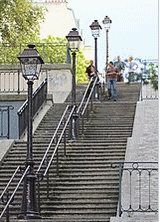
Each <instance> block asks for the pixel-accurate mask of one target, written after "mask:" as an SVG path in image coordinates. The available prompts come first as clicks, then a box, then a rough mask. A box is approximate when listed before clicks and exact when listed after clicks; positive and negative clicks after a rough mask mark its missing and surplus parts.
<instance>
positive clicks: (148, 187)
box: [111, 162, 158, 217]
mask: <svg viewBox="0 0 160 222" xmlns="http://www.w3.org/2000/svg"><path fill="white" fill-rule="evenodd" d="M111 166H112V167H113V168H115V167H116V168H119V202H118V214H119V216H120V217H121V215H122V213H123V212H158V162H113V163H112V164H111Z"/></svg>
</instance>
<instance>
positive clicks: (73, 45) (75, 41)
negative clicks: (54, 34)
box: [66, 28, 82, 140]
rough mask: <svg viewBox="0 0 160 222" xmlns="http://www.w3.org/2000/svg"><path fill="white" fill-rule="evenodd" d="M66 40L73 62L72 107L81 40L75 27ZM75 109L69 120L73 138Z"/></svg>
mask: <svg viewBox="0 0 160 222" xmlns="http://www.w3.org/2000/svg"><path fill="white" fill-rule="evenodd" d="M66 38H67V40H68V45H69V50H70V51H71V53H72V58H73V64H72V107H73V106H74V105H76V79H75V70H76V66H75V62H76V52H77V51H78V50H79V47H80V42H81V41H82V38H81V36H80V35H79V33H78V31H77V29H76V28H72V30H71V31H70V32H69V34H68V35H67V36H66ZM76 119H77V116H76V110H75V111H74V114H73V118H72V122H71V137H72V139H73V140H75V139H76V138H77V136H78V135H77V126H76Z"/></svg>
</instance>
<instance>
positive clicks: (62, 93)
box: [46, 64, 72, 103]
mask: <svg viewBox="0 0 160 222" xmlns="http://www.w3.org/2000/svg"><path fill="white" fill-rule="evenodd" d="M46 68H47V76H48V93H49V94H52V95H53V102H54V103H63V102H64V101H65V100H66V98H67V96H68V95H69V93H70V92H71V89H72V73H71V68H70V64H62V65H49V66H47V65H46Z"/></svg>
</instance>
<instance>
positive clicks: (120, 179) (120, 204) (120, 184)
mask: <svg viewBox="0 0 160 222" xmlns="http://www.w3.org/2000/svg"><path fill="white" fill-rule="evenodd" d="M121 192H122V163H119V202H118V205H119V217H121V215H122V210H121V208H122V193H121Z"/></svg>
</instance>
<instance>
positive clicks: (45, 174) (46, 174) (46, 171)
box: [0, 77, 98, 218]
mask: <svg viewBox="0 0 160 222" xmlns="http://www.w3.org/2000/svg"><path fill="white" fill-rule="evenodd" d="M97 79H98V78H97V77H96V78H95V79H94V82H93V80H91V81H90V83H89V84H88V87H87V89H86V91H85V93H84V96H83V98H82V101H81V104H80V106H79V107H78V109H77V110H78V113H79V116H81V115H84V114H85V111H86V109H87V107H88V105H89V101H90V99H91V96H92V95H93V92H94V88H95V85H96V83H97ZM91 83H92V84H93V86H92V89H91V92H90V94H89V97H88V99H87V101H86V103H85V106H84V107H83V106H82V104H83V103H84V101H85V96H86V94H87V90H88V88H89V87H90V84H91ZM82 107H83V108H82ZM25 108H26V103H25V104H24V106H23V109H25ZM70 108H71V109H70ZM76 108H77V107H76V106H72V107H70V106H69V105H68V106H67V107H66V109H65V110H64V113H63V115H62V117H61V119H60V121H59V123H58V126H57V128H56V130H55V132H54V135H53V137H52V139H51V141H50V143H49V145H48V147H47V149H46V152H45V154H44V156H43V159H42V161H41V163H40V165H39V167H38V170H37V172H36V176H37V179H38V180H37V181H38V196H39V197H38V201H39V203H38V205H39V210H40V190H39V189H40V184H39V182H40V179H39V178H41V180H43V178H44V177H47V198H49V187H48V185H49V169H50V167H51V164H52V162H53V159H54V157H55V156H56V158H57V163H56V167H57V175H58V170H59V169H58V168H59V166H58V148H59V145H60V143H61V141H62V138H63V137H64V154H66V150H65V149H66V147H65V146H66V138H65V137H66V129H67V126H68V125H69V122H70V120H71V118H72V116H73V114H74V112H75V110H76ZM68 110H70V112H69V114H68V117H67V118H66V114H67V111H68ZM22 111H23V110H22ZM62 123H64V126H63V129H62V131H61V133H60V136H59V137H58V131H59V129H60V126H61V125H62ZM55 139H56V146H55V148H54V150H53V152H52V155H51V157H50V160H49V159H48V153H49V151H50V148H51V145H52V143H53V142H54V141H55ZM46 157H47V166H46V168H45V169H44V172H43V173H41V172H40V171H41V169H42V166H43V163H44V162H45V160H46ZM19 169H20V166H18V167H17V169H16V170H15V172H14V174H13V175H12V177H11V179H10V181H9V183H8V184H7V186H6V187H5V190H4V191H3V193H2V195H1V196H0V197H2V198H3V195H4V193H5V192H7V191H8V187H9V185H10V184H11V181H12V180H13V178H14V177H15V175H16V173H17V172H18V170H19ZM28 170H29V166H28V167H27V168H26V170H25V172H24V174H23V175H22V177H21V179H20V181H19V183H18V185H17V186H16V188H15V190H14V192H13V194H12V195H11V197H10V198H9V200H8V202H7V204H6V206H5V208H4V210H3V211H2V213H1V216H0V218H2V216H3V215H4V212H5V211H6V210H7V209H8V207H9V204H10V203H11V201H12V200H13V197H14V195H15V194H16V191H17V189H18V188H19V186H20V184H21V182H22V181H23V179H24V176H25V175H26V173H27V172H28Z"/></svg>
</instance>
